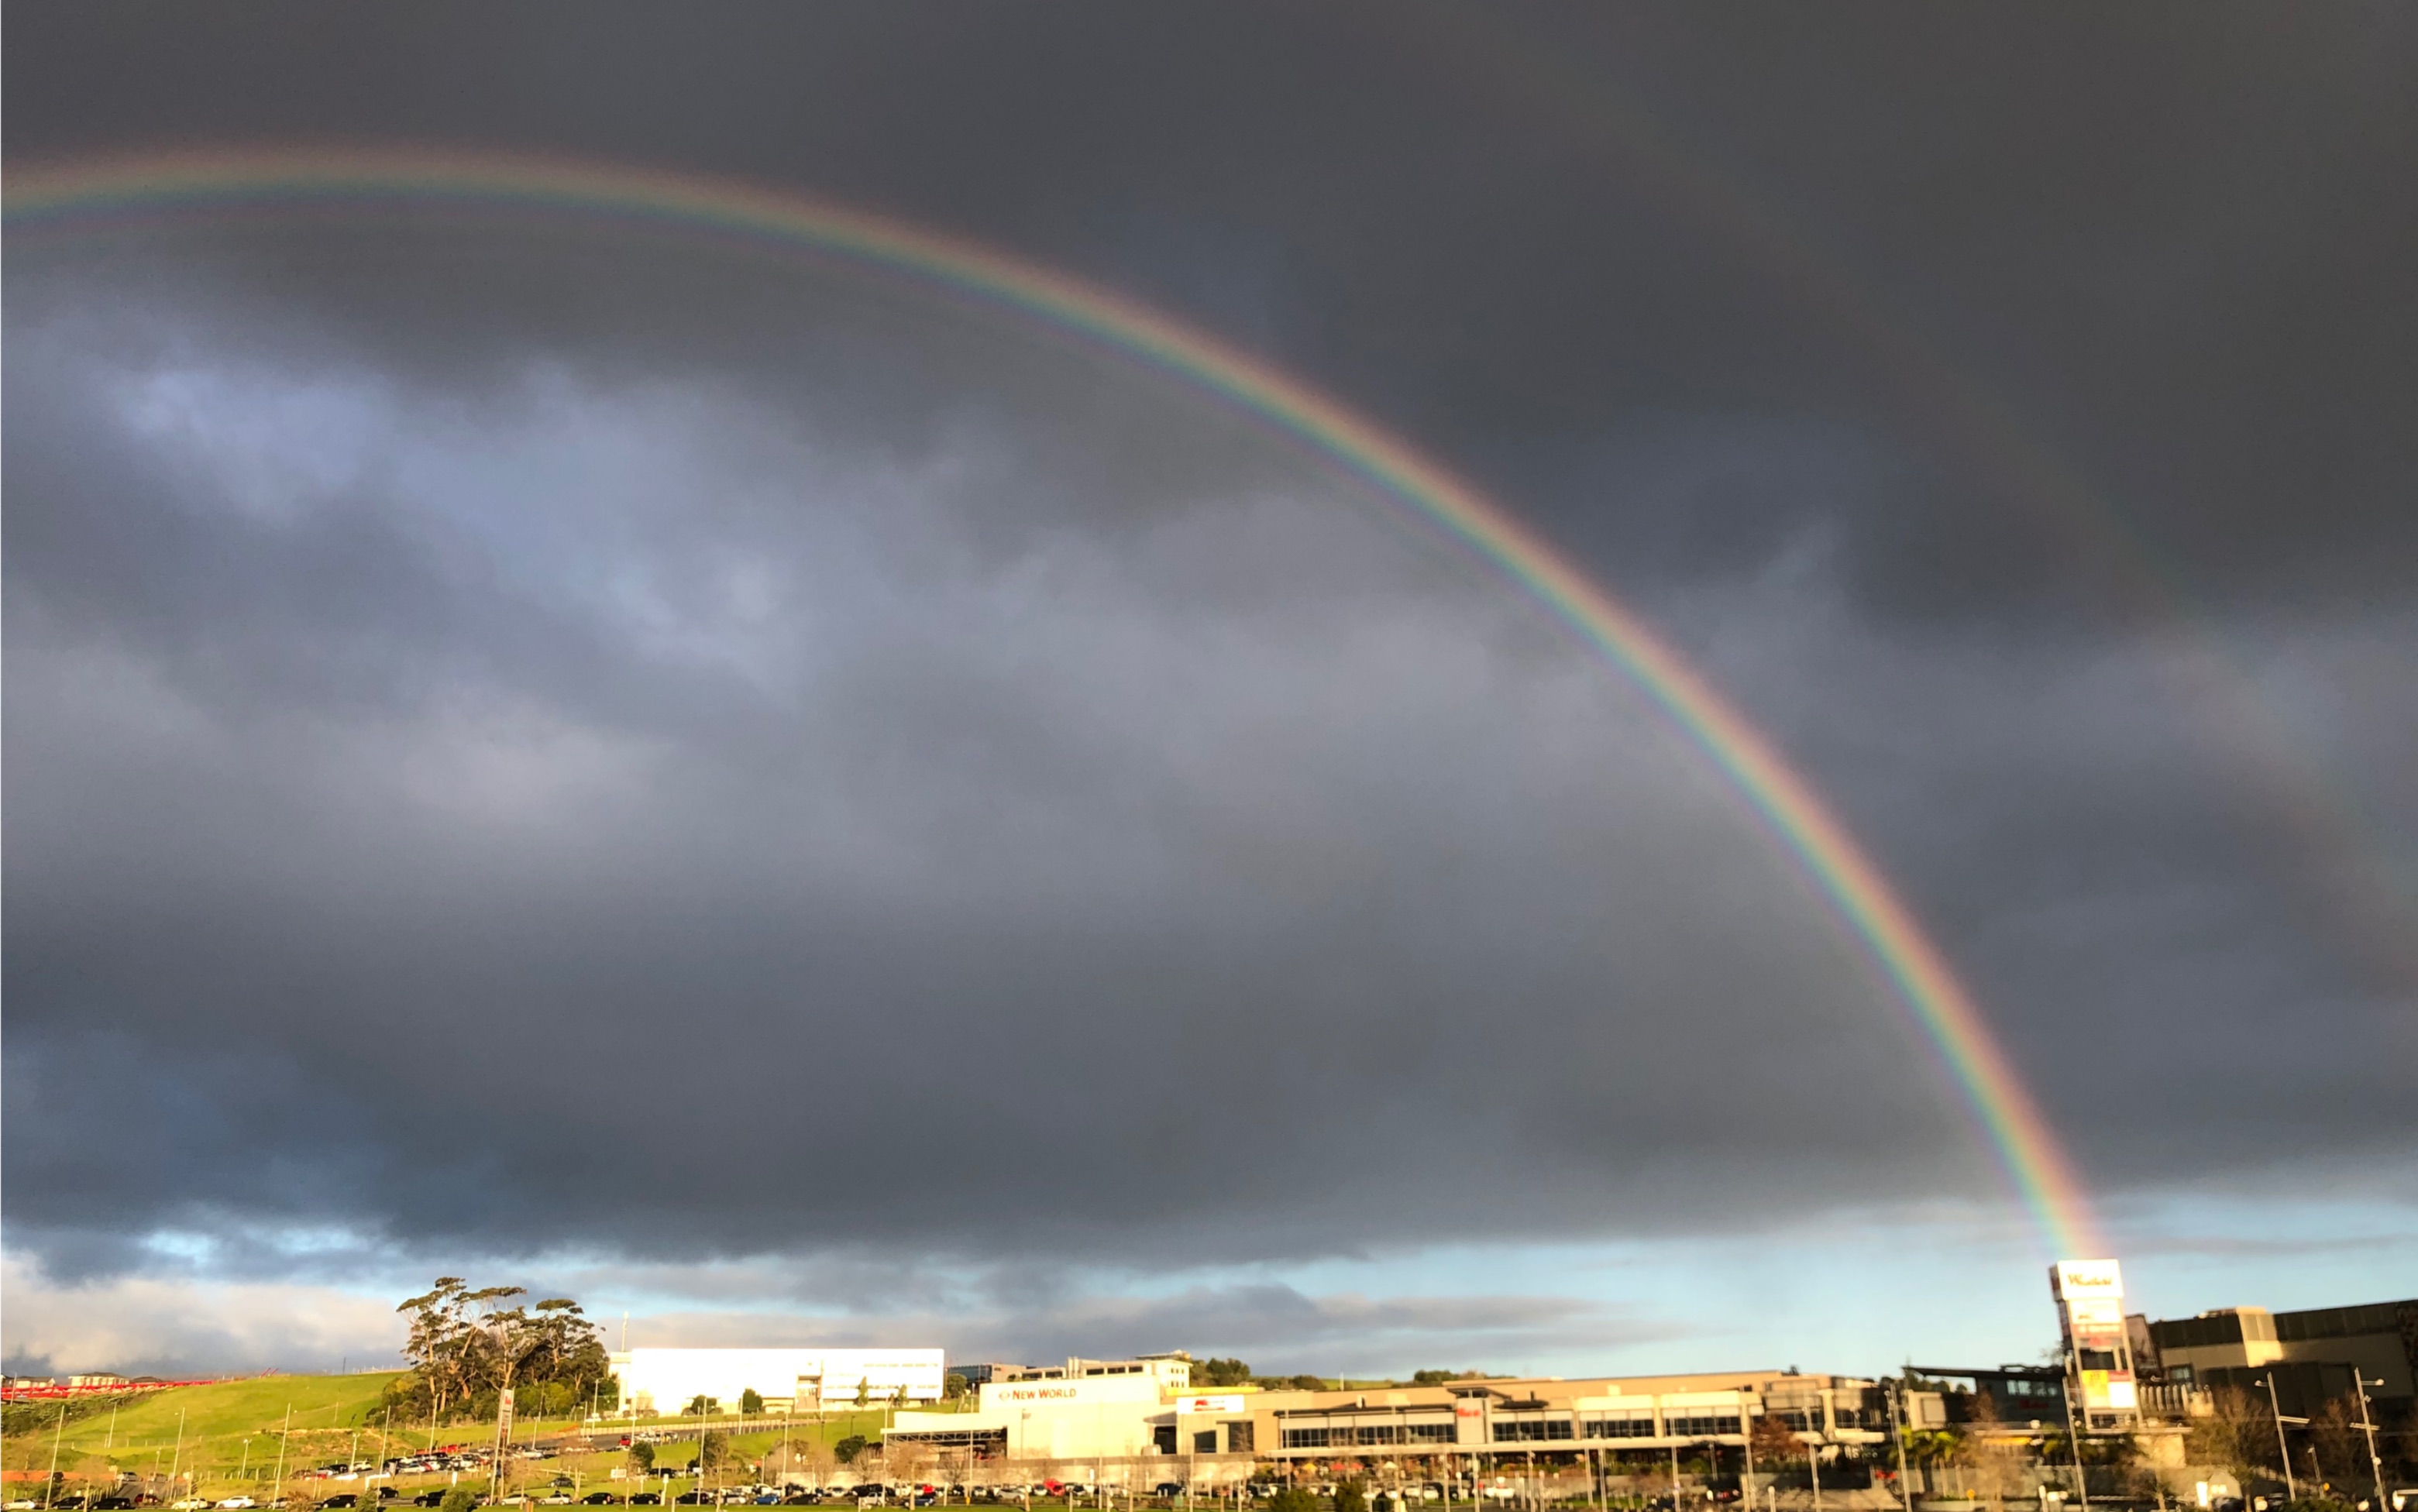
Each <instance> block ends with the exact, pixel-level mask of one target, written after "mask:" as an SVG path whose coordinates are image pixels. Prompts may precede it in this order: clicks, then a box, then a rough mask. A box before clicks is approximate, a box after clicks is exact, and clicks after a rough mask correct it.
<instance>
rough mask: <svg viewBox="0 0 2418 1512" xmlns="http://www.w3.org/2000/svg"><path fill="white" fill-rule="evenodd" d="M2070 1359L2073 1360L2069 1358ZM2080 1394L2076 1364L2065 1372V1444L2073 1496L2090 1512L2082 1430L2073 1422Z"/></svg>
mask: <svg viewBox="0 0 2418 1512" xmlns="http://www.w3.org/2000/svg"><path fill="white" fill-rule="evenodd" d="M2069 1357H2070V1358H2074V1357H2072V1356H2069ZM2081 1392H2082V1367H2081V1366H2080V1364H2079V1362H2078V1359H2077V1362H2076V1363H2075V1364H2074V1365H2071V1366H2069V1367H2067V1369H2066V1372H2065V1382H2064V1392H2063V1395H2064V1397H2065V1443H2066V1447H2067V1448H2069V1449H2072V1450H2073V1451H2074V1500H2075V1502H2076V1504H2078V1505H2079V1506H2080V1507H2081V1509H2082V1512H2090V1480H2089V1476H2087V1475H2086V1474H2083V1469H2082V1428H2081V1426H2080V1425H2079V1424H2078V1423H2076V1422H2075V1421H2074V1397H2077V1396H2079V1395H2080V1394H2081Z"/></svg>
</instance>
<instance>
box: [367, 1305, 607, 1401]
mask: <svg viewBox="0 0 2418 1512" xmlns="http://www.w3.org/2000/svg"><path fill="white" fill-rule="evenodd" d="M527 1295H528V1291H527V1289H525V1288H522V1287H516V1286H491V1287H479V1288H473V1287H472V1286H471V1285H470V1283H469V1282H467V1281H466V1280H464V1279H463V1278H462V1277H460V1276H458V1275H440V1276H438V1277H437V1278H436V1285H435V1286H433V1287H431V1288H430V1289H429V1290H428V1291H424V1292H421V1294H420V1295H419V1296H416V1297H406V1299H404V1301H403V1302H402V1303H400V1304H399V1305H397V1306H396V1307H395V1311H397V1312H400V1313H406V1314H408V1315H409V1316H410V1318H411V1334H410V1336H409V1338H407V1339H406V1341H405V1343H404V1347H403V1353H404V1358H405V1359H406V1361H407V1362H408V1363H409V1368H408V1369H406V1371H405V1372H404V1374H402V1375H401V1376H398V1377H396V1378H395V1380H394V1381H393V1382H391V1383H390V1385H389V1386H388V1387H387V1389H386V1400H385V1404H384V1405H386V1406H389V1407H391V1408H392V1409H393V1410H394V1414H395V1416H396V1417H397V1418H400V1419H402V1420H404V1421H406V1422H413V1421H418V1422H428V1423H439V1422H454V1421H461V1420H466V1419H467V1420H474V1421H490V1420H493V1418H494V1417H495V1415H496V1409H497V1400H498V1398H499V1397H500V1395H501V1394H502V1392H503V1391H504V1390H505V1389H506V1388H511V1390H512V1392H513V1409H514V1412H515V1413H518V1414H519V1415H522V1416H528V1417H555V1416H567V1415H569V1414H571V1413H574V1412H578V1411H581V1410H584V1409H586V1408H588V1407H589V1406H590V1405H591V1404H592V1405H594V1406H597V1407H599V1408H608V1407H611V1406H614V1405H616V1403H617V1401H618V1394H617V1392H616V1389H615V1383H614V1381H613V1374H612V1364H611V1361H610V1360H609V1359H608V1358H607V1357H606V1355H605V1340H604V1337H603V1336H602V1335H601V1334H600V1333H599V1332H598V1330H597V1327H596V1325H595V1324H594V1323H592V1322H590V1321H588V1319H587V1317H586V1316H585V1315H584V1314H583V1313H582V1311H581V1310H580V1306H579V1304H578V1303H576V1302H574V1301H572V1300H571V1299H570V1298H569V1297H548V1298H546V1299H544V1300H543V1301H541V1302H537V1303H534V1304H531V1303H528V1302H524V1301H522V1300H520V1299H522V1298H524V1297H526V1296H527Z"/></svg>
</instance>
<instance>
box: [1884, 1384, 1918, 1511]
mask: <svg viewBox="0 0 2418 1512" xmlns="http://www.w3.org/2000/svg"><path fill="white" fill-rule="evenodd" d="M1904 1391H1905V1378H1903V1377H1900V1378H1899V1379H1898V1380H1896V1381H1894V1382H1890V1389H1889V1390H1886V1391H1884V1392H1882V1393H1881V1401H1882V1402H1883V1404H1884V1405H1886V1406H1887V1407H1888V1408H1889V1421H1890V1442H1892V1443H1895V1444H1896V1445H1897V1494H1898V1500H1899V1501H1900V1502H1901V1503H1903V1504H1905V1512H1914V1483H1913V1482H1912V1481H1910V1480H1908V1479H1907V1478H1906V1474H1905V1427H1906V1426H1905V1424H1903V1423H1901V1422H1900V1421H1899V1418H1900V1417H1901V1415H1903V1416H1905V1417H1911V1416H1913V1415H1914V1414H1913V1413H1911V1412H1909V1413H1904V1414H1901V1413H1899V1412H1898V1410H1897V1399H1898V1397H1899V1395H1900V1394H1901V1393H1903V1392H1904Z"/></svg>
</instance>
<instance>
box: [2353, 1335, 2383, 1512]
mask: <svg viewBox="0 0 2418 1512" xmlns="http://www.w3.org/2000/svg"><path fill="white" fill-rule="evenodd" d="M2350 1379H2351V1389H2353V1390H2354V1391H2357V1392H2358V1393H2359V1427H2360V1431H2362V1432H2363V1433H2365V1434H2366V1435H2367V1473H2368V1474H2369V1475H2370V1476H2371V1477H2373V1478H2374V1479H2375V1481H2376V1512H2386V1508H2385V1502H2384V1461H2383V1460H2381V1459H2378V1458H2377V1457H2376V1424H2375V1422H2374V1420H2373V1419H2371V1418H2370V1417H2369V1416H2368V1415H2367V1388H2368V1387H2370V1386H2380V1385H2383V1384H2384V1382H2383V1381H2382V1379H2381V1378H2379V1379H2376V1380H2370V1379H2369V1378H2368V1377H2366V1376H2364V1375H2361V1374H2360V1373H2359V1371H2358V1370H2357V1369H2356V1368H2354V1369H2353V1370H2352V1371H2351V1373H2350Z"/></svg>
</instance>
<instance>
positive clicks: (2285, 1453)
mask: <svg viewBox="0 0 2418 1512" xmlns="http://www.w3.org/2000/svg"><path fill="white" fill-rule="evenodd" d="M2351 1373H2352V1374H2353V1375H2356V1374H2358V1373H2359V1372H2357V1371H2355V1370H2354V1371H2353V1372H2351ZM2267 1411H2268V1413H2270V1414H2271V1415H2273V1417H2274V1419H2275V1458H2276V1459H2281V1460H2283V1461H2284V1500H2286V1501H2287V1502H2297V1501H2299V1500H2300V1499H2301V1493H2300V1491H2299V1490H2298V1489H2295V1488H2294V1487H2293V1485H2292V1451H2291V1450H2290V1449H2289V1448H2288V1447H2287V1446H2286V1444H2285V1443H2284V1409H2283V1408H2281V1407H2278V1406H2277V1405H2275V1372H2274V1371H2273V1370H2270V1371H2268V1372H2267Z"/></svg>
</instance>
